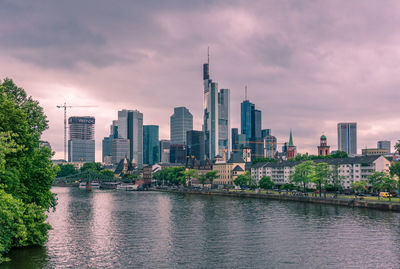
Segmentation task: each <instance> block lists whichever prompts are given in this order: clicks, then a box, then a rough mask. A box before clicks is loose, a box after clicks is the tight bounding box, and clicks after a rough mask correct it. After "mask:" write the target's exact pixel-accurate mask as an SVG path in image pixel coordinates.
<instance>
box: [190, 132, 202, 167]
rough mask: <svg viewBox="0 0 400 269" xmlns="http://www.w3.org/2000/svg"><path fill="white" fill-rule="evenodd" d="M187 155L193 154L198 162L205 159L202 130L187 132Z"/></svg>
mask: <svg viewBox="0 0 400 269" xmlns="http://www.w3.org/2000/svg"><path fill="white" fill-rule="evenodd" d="M187 156H189V157H191V156H194V157H195V158H196V160H197V161H199V163H200V164H203V162H204V160H205V140H204V133H203V132H202V131H193V130H192V131H188V132H187Z"/></svg>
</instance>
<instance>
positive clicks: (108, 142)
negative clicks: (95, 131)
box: [101, 136, 112, 163]
mask: <svg viewBox="0 0 400 269" xmlns="http://www.w3.org/2000/svg"><path fill="white" fill-rule="evenodd" d="M101 145H102V160H101V161H102V162H103V163H104V158H106V157H107V156H112V138H111V137H110V136H106V137H104V138H103V141H102V143H101Z"/></svg>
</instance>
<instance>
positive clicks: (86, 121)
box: [68, 116, 95, 162]
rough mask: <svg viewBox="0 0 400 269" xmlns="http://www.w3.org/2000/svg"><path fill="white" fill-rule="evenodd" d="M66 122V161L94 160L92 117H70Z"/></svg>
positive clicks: (93, 122)
mask: <svg viewBox="0 0 400 269" xmlns="http://www.w3.org/2000/svg"><path fill="white" fill-rule="evenodd" d="M68 124H69V140H68V161H69V162H94V161H95V142H94V124H95V119H94V117H89V116H87V117H70V118H69V119H68Z"/></svg>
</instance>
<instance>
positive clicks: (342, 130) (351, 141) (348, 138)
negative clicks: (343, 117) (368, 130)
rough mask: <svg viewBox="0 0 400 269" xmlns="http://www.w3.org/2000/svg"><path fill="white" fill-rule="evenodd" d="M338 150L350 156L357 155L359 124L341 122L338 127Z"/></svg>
mask: <svg viewBox="0 0 400 269" xmlns="http://www.w3.org/2000/svg"><path fill="white" fill-rule="evenodd" d="M337 131H338V150H341V151H344V152H347V154H349V155H355V154H357V123H356V122H341V123H338V125H337Z"/></svg>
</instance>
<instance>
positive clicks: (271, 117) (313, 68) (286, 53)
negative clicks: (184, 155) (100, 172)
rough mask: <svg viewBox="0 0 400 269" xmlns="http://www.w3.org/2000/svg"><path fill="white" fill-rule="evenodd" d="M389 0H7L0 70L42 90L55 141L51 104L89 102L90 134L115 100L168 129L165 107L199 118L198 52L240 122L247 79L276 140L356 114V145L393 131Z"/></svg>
mask: <svg viewBox="0 0 400 269" xmlns="http://www.w3.org/2000/svg"><path fill="white" fill-rule="evenodd" d="M399 7H400V6H399V3H398V2H397V1H385V2H382V1H306V0H304V1H284V0H282V1H272V0H271V1H250V2H249V1H229V2H227V1H183V0H179V1H178V0H176V1H155V0H154V1H128V0H126V1H115V2H110V1H106V0H96V1H4V0H0V74H4V75H3V77H4V76H9V77H13V78H14V79H15V80H16V83H18V84H22V85H21V86H23V87H25V88H26V89H28V90H30V93H31V94H32V95H34V96H35V95H36V96H39V97H40V98H41V101H42V103H43V105H44V106H45V109H47V110H46V112H47V114H48V115H49V119H50V124H51V128H50V130H49V131H48V132H47V134H46V135H47V137H48V139H49V140H50V142H51V143H52V144H53V145H54V147H55V149H56V150H57V151H61V150H62V146H61V145H62V139H57V137H58V138H59V135H58V134H62V129H61V128H62V120H60V115H61V114H60V112H59V111H57V110H56V109H55V108H54V104H56V103H62V102H63V101H64V100H65V101H67V102H70V103H75V104H81V105H85V104H95V105H97V106H98V109H94V110H93V111H92V110H90V111H81V110H74V111H71V113H77V114H94V115H95V116H96V122H97V127H96V128H97V133H96V139H97V143H98V144H97V145H98V150H99V149H100V147H99V146H100V144H99V142H100V139H101V138H102V137H103V136H106V135H107V131H108V125H109V124H110V122H111V120H112V119H115V118H116V114H117V112H116V111H117V110H118V109H122V108H129V109H136V108H137V109H139V110H141V111H142V112H144V121H145V123H146V124H159V125H160V132H161V134H160V137H162V138H168V136H169V116H170V115H171V114H172V111H173V107H174V106H182V105H185V106H187V107H188V108H189V109H190V110H191V112H192V113H193V114H194V117H195V128H197V129H200V128H201V126H200V124H201V117H202V110H203V108H202V102H203V93H202V87H203V83H202V80H201V76H202V75H201V72H202V70H201V68H202V63H203V62H205V61H206V58H207V56H206V51H207V47H208V46H210V48H211V67H210V70H211V76H212V78H213V79H214V80H216V81H217V82H218V83H219V86H220V88H230V89H231V105H232V108H231V118H232V127H239V121H240V102H241V101H242V100H243V95H244V90H243V89H244V86H245V85H248V89H249V90H248V92H249V98H250V100H251V101H253V102H254V103H255V104H256V106H257V107H258V108H259V109H261V110H262V111H263V125H264V127H265V128H272V132H273V134H275V135H276V136H277V137H278V141H280V142H284V141H285V140H287V139H288V135H289V130H290V129H292V130H293V134H294V138H295V142H296V144H297V147H298V149H299V150H300V151H302V152H305V151H310V152H313V151H314V149H315V145H316V144H317V143H318V138H319V136H320V134H321V133H322V132H325V134H326V135H327V136H328V141H329V142H330V144H331V145H332V148H333V149H334V148H335V144H336V124H337V122H340V121H357V122H358V127H359V147H361V146H362V147H364V145H368V146H371V147H372V146H375V145H376V140H378V139H390V140H395V139H397V138H398V133H399V131H400V129H399V128H398V127H397V126H399V124H400V120H398V119H397V117H396V112H395V111H396V109H397V100H399V98H400V91H398V88H399V85H400V77H399V76H398V73H399V71H400V67H399V65H398V62H399V61H400V49H399V48H398V44H399V42H400V35H399V31H398V25H399V24H400V12H399V10H400V9H399Z"/></svg>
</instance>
